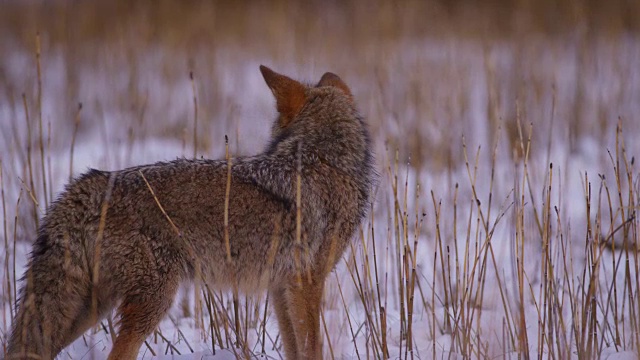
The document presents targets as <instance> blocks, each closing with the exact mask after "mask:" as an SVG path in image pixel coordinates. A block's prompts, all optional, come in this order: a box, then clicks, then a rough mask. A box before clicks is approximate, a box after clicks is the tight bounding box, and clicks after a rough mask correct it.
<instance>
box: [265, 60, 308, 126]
mask: <svg viewBox="0 0 640 360" xmlns="http://www.w3.org/2000/svg"><path fill="white" fill-rule="evenodd" d="M260 72H261V73H262V76H263V77H264V81H265V82H266V83H267V86H269V89H271V91H272V92H273V95H274V96H275V98H276V108H277V109H278V112H279V113H280V115H281V116H282V120H283V123H281V124H280V126H282V127H285V126H287V125H289V123H290V122H291V120H293V118H294V117H295V116H296V115H298V113H299V112H300V110H302V107H303V106H304V104H305V102H306V101H307V98H306V96H305V94H304V91H305V87H304V85H302V84H301V83H299V82H297V81H295V80H293V79H290V78H288V77H286V76H284V75H281V74H278V73H277V72H275V71H273V70H271V69H269V68H268V67H266V66H264V65H260Z"/></svg>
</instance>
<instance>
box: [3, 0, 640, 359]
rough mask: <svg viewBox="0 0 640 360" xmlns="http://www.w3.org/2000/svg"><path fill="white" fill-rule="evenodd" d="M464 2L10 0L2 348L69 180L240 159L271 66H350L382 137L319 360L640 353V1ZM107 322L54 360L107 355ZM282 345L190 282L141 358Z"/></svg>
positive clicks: (250, 300)
mask: <svg viewBox="0 0 640 360" xmlns="http://www.w3.org/2000/svg"><path fill="white" fill-rule="evenodd" d="M454 3H456V4H457V5H446V4H444V5H443V3H441V2H437V1H427V2H420V3H416V2H410V1H401V2H400V3H386V2H384V3H383V2H380V3H378V2H373V3H372V2H365V1H355V2H354V3H352V4H341V3H332V4H331V5H326V4H324V3H321V2H318V3H307V4H304V5H302V4H297V3H293V2H287V1H285V2H277V3H274V4H271V3H247V2H244V1H241V2H239V3H235V4H224V3H223V2H219V3H217V2H216V3H215V4H210V3H206V4H205V3H195V2H193V3H192V2H189V4H186V5H179V4H177V3H172V2H169V1H162V2H159V3H157V4H156V5H154V6H151V5H149V4H147V3H146V2H139V3H133V4H130V3H129V2H126V1H115V2H113V3H111V2H96V3H92V2H80V3H78V4H76V5H69V4H66V3H61V2H55V1H51V2H46V3H45V4H40V3H35V2H27V3H21V2H11V1H9V2H3V3H1V4H0V54H2V56H0V190H1V198H0V209H1V211H2V213H1V214H0V218H1V219H2V227H1V228H0V248H1V249H2V250H0V268H1V269H0V284H1V286H0V301H1V302H2V304H3V307H2V309H3V312H2V317H1V318H0V342H1V343H2V347H1V348H0V351H3V350H4V344H5V342H6V340H7V338H8V335H9V331H10V327H11V319H12V316H13V315H14V314H15V301H16V293H17V288H19V286H20V281H19V279H20V277H21V275H22V273H23V271H24V268H25V265H26V259H27V255H28V252H29V249H30V246H31V243H32V242H33V240H34V239H35V233H36V229H37V225H38V222H39V219H40V218H41V217H42V216H44V214H45V211H46V208H47V206H48V204H50V203H51V202H52V201H53V199H55V197H56V194H58V193H59V192H60V191H61V190H62V189H63V186H64V184H65V183H66V182H67V181H68V180H69V178H70V177H73V176H77V175H79V174H81V173H83V172H85V171H86V170H87V169H88V168H97V169H103V170H117V169H121V168H123V167H127V166H131V165H137V164H144V163H149V162H153V161H159V160H172V159H175V158H176V157H188V158H190V157H201V156H202V157H205V158H223V157H224V154H225V135H226V136H228V138H229V150H230V152H231V154H232V156H235V155H252V154H255V153H257V152H259V151H261V150H262V148H263V147H264V146H266V143H267V141H268V136H269V129H270V126H271V122H272V121H273V120H274V119H275V116H276V111H275V106H274V101H273V96H272V94H271V92H270V91H269V89H268V88H267V86H266V85H265V84H264V81H263V79H262V77H261V75H260V72H259V71H258V66H259V65H260V64H265V65H267V66H270V67H271V68H273V69H274V70H275V71H278V72H280V73H283V74H286V75H289V76H291V77H293V78H295V79H302V80H307V81H309V82H313V83H315V82H317V81H318V80H319V78H320V76H321V75H322V74H323V73H324V72H325V71H332V72H334V73H336V74H338V75H340V76H341V77H342V79H343V80H344V81H345V82H346V83H347V84H348V85H349V86H350V87H351V90H352V92H353V94H354V97H355V99H356V102H357V104H358V107H359V109H360V111H361V113H362V114H363V115H364V117H365V119H366V120H367V123H368V124H369V127H370V131H371V134H372V137H373V140H374V143H375V156H376V169H377V171H378V172H379V174H380V177H379V184H378V186H377V187H376V188H374V189H372V191H373V192H374V194H375V201H374V203H373V204H372V208H371V211H370V213H369V216H368V218H367V221H366V222H365V223H363V224H362V228H361V230H360V232H359V233H358V234H356V236H355V237H354V241H353V246H352V248H351V250H350V251H348V252H347V253H346V254H345V256H344V258H343V261H341V262H340V264H339V266H338V267H337V268H336V269H335V271H334V272H332V273H331V275H330V277H329V278H328V280H327V285H326V288H325V295H324V301H323V310H322V319H321V327H322V329H321V330H322V332H323V343H324V356H325V358H327V359H386V358H392V359H398V358H399V359H529V358H540V359H542V358H544V359H638V358H639V357H640V278H639V276H638V274H639V273H640V219H639V218H638V210H640V205H639V204H640V170H639V169H640V167H639V164H638V160H639V157H640V115H639V114H640V5H638V6H636V7H635V8H634V6H635V5H628V6H629V8H625V7H624V6H623V5H621V4H625V3H626V2H624V1H620V4H618V2H616V1H613V2H611V5H610V6H611V8H610V9H608V10H607V9H605V10H607V11H608V12H607V11H604V10H603V9H601V8H597V9H594V8H593V6H591V5H586V4H587V3H588V2H586V1H578V0H576V1H565V2H560V4H564V5H558V7H557V8H555V7H552V8H549V6H551V5H549V4H551V3H554V2H552V1H547V0H545V1H541V2H540V4H543V5H538V6H540V7H536V6H534V5H531V4H530V2H526V1H497V2H496V3H498V4H501V3H505V4H511V5H510V7H507V8H506V9H507V10H505V8H502V7H500V6H499V5H498V7H497V8H494V7H487V8H483V7H481V6H478V5H474V7H466V5H465V4H466V2H465V1H459V2H454ZM527 4H528V5H527ZM469 6H471V5H469ZM545 6H547V7H545ZM625 6H627V5H625ZM634 11H635V12H634ZM598 14H604V15H602V16H600V15H598ZM630 14H631V15H630ZM633 14H635V15H633ZM114 329H117V319H111V318H108V319H105V320H104V321H102V323H101V324H100V325H99V326H97V327H96V328H94V329H93V330H92V331H90V332H88V333H86V334H85V335H84V336H82V337H81V338H79V339H78V340H77V341H75V342H74V343H73V344H72V345H71V346H70V347H68V348H67V349H65V350H64V351H63V353H62V354H61V355H60V356H59V359H106V357H107V355H108V353H109V350H110V348H111V346H112V341H113V340H114V336H113V335H114ZM0 356H1V355H0ZM283 357H284V352H283V349H282V343H281V340H280V335H279V331H278V326H277V322H276V319H275V315H274V314H273V312H272V310H271V308H270V303H269V299H268V297H266V295H263V296H257V297H256V296H253V297H244V296H240V297H239V298H237V299H234V298H233V296H232V294H230V293H226V292H221V291H219V290H217V289H207V288H205V287H203V286H201V284H197V283H196V284H185V285H184V287H183V288H182V289H181V291H180V293H179V295H178V297H177V298H176V301H175V303H174V305H173V308H172V310H171V312H170V315H169V316H168V317H167V318H166V319H165V320H164V321H163V322H162V324H161V326H160V328H159V329H157V331H156V332H155V334H154V335H153V336H152V337H150V338H149V339H147V342H146V344H145V345H144V346H143V348H142V349H141V351H140V354H139V359H152V358H153V359H155V358H158V359H216V360H217V359H235V358H251V359H281V358H283Z"/></svg>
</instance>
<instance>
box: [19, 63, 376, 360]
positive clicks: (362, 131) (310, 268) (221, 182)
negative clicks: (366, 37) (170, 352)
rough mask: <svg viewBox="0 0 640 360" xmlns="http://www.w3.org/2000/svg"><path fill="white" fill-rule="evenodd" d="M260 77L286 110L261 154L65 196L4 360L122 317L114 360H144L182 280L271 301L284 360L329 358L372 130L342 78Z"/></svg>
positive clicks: (92, 185)
mask: <svg viewBox="0 0 640 360" xmlns="http://www.w3.org/2000/svg"><path fill="white" fill-rule="evenodd" d="M260 70H261V72H262V75H263V77H264V79H265V81H266V83H267V85H268V86H269V88H270V89H271V91H272V92H273V94H274V96H275V99H276V104H277V110H278V112H279V116H278V118H277V120H276V121H275V124H274V125H273V134H272V139H271V141H270V143H269V144H268V146H267V147H266V150H265V151H264V152H263V153H260V154H258V155H256V156H251V157H240V158H232V159H230V160H229V159H225V160H188V159H179V160H175V161H171V162H160V163H155V164H151V165H144V166H138V167H132V168H128V169H124V170H121V171H114V172H107V171H98V170H91V171H89V172H87V173H85V174H83V175H82V176H80V177H79V178H77V179H75V180H74V181H73V182H72V183H71V184H69V185H68V186H67V187H66V189H65V191H64V192H62V194H60V196H59V197H58V199H57V200H56V201H55V202H54V203H53V205H52V206H51V207H50V208H49V209H48V212H47V215H46V216H45V217H44V219H43V221H42V225H41V226H40V229H39V231H38V237H37V239H36V241H35V243H34V244H33V250H32V253H31V258H30V261H29V265H28V268H27V271H26V273H25V274H24V279H23V285H22V289H21V290H20V303H19V311H18V313H17V315H16V317H15V319H14V322H13V330H12V334H11V338H10V340H9V343H8V353H7V355H6V356H7V358H10V359H27V358H31V359H36V358H38V359H40V358H42V359H53V358H54V357H55V356H56V355H57V354H58V353H59V352H60V351H61V350H62V349H63V348H64V347H65V346H67V345H69V344H70V343H71V342H72V341H73V340H74V339H76V338H77V337H79V336H80V335H81V334H82V333H84V332H85V331H86V330H88V329H89V328H91V327H92V326H94V325H95V324H96V323H97V322H98V321H99V320H100V319H102V318H103V317H104V316H106V315H107V314H108V313H109V312H110V311H111V310H112V309H113V308H117V315H118V317H119V321H118V324H119V325H118V328H119V331H118V336H117V338H116V339H115V343H114V345H113V349H112V351H111V353H110V355H109V359H114V360H116V359H117V360H121V359H135V358H136V356H137V354H138V350H139V349H140V346H141V345H142V344H143V342H144V340H145V339H146V338H147V337H148V336H149V335H150V334H151V333H152V332H153V330H154V329H155V328H156V327H157V326H158V323H159V322H160V320H161V319H162V318H163V317H164V316H165V314H166V313H167V311H168V310H169V307H170V306H171V303H172V301H173V299H174V297H175V295H176V292H177V290H178V287H179V284H180V283H181V282H183V281H185V280H187V281H188V280H197V281H199V280H202V281H205V282H206V283H207V284H208V285H209V286H210V287H212V288H216V289H237V290H239V291H240V292H244V293H247V292H255V291H263V290H268V291H269V294H270V300H272V303H273V304H274V308H275V313H276V316H277V319H278V324H279V327H280V333H281V334H282V342H283V345H284V351H285V354H286V357H287V358H288V359H304V358H308V359H319V358H321V357H322V345H321V342H320V329H319V316H320V302H321V298H322V292H323V286H324V282H325V278H326V277H327V274H328V273H329V272H330V271H331V270H332V269H333V267H334V266H335V264H336V263H337V262H338V260H339V259H340V257H341V256H342V254H343V253H344V251H345V249H346V248H347V247H348V245H349V241H350V239H351V237H352V236H353V234H354V232H355V230H356V228H357V227H358V226H359V224H360V222H361V220H362V219H363V217H364V216H365V212H366V209H367V208H368V207H369V205H370V201H371V199H370V194H371V186H372V180H373V177H374V171H373V168H372V154H371V145H370V140H369V135H368V130H367V126H366V125H365V123H364V122H363V119H362V118H361V116H360V115H359V114H358V112H357V110H356V106H355V104H354V99H353V96H352V94H351V92H350V90H349V88H348V87H347V86H346V85H345V83H344V82H343V81H342V80H341V79H340V78H339V77H338V76H336V75H334V74H332V73H326V74H324V76H322V78H321V80H320V82H319V83H318V84H317V85H315V86H310V85H304V84H302V83H300V82H297V81H295V80H292V79H290V78H288V77H286V76H284V75H280V74H278V73H275V72H273V71H272V70H270V69H269V68H267V67H264V66H261V67H260ZM229 164H230V166H229Z"/></svg>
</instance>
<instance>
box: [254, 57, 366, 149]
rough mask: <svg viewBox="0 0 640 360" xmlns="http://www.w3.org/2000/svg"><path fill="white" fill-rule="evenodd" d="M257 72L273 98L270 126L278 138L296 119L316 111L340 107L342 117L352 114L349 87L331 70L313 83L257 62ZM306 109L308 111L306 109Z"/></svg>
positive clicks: (351, 96)
mask: <svg viewBox="0 0 640 360" xmlns="http://www.w3.org/2000/svg"><path fill="white" fill-rule="evenodd" d="M260 71H261V72H262V76H263V77H264V80H265V82H266V83H267V85H268V86H269V89H271V91H272V92H273V95H274V97H275V98H276V108H277V110H278V113H279V116H278V119H277V121H276V122H275V123H274V125H273V129H272V130H273V134H272V135H273V137H274V138H276V137H278V135H279V134H280V133H281V131H282V130H284V129H286V128H288V127H289V126H291V125H293V124H294V123H295V122H296V120H297V118H299V117H302V116H304V115H307V116H309V115H312V113H316V112H318V111H323V112H331V111H333V110H340V112H341V114H340V115H341V116H342V117H349V115H351V116H353V115H356V113H355V108H354V106H353V105H354V104H353V95H352V94H351V90H349V87H348V86H347V84H345V83H344V81H342V79H340V77H339V76H338V75H336V74H334V73H331V72H327V73H325V74H324V75H323V76H322V78H321V79H320V81H319V82H318V84H317V85H315V86H314V85H307V84H303V83H301V82H298V81H296V80H293V79H291V78H289V77H287V76H285V75H282V74H278V73H276V72H275V71H273V70H271V69H269V68H268V67H266V66H264V65H260ZM307 109H308V110H309V111H306V110H307ZM349 110H350V111H349ZM303 112H304V113H306V114H303ZM348 112H352V113H351V114H348ZM325 125H326V124H325Z"/></svg>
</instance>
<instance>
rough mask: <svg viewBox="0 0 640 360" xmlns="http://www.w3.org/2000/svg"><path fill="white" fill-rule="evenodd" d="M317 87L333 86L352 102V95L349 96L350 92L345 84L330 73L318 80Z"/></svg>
mask: <svg viewBox="0 0 640 360" xmlns="http://www.w3.org/2000/svg"><path fill="white" fill-rule="evenodd" d="M317 86H333V87H335V88H338V89H340V90H341V91H342V92H343V93H344V94H345V95H347V97H348V98H349V100H351V101H353V95H352V94H351V90H349V87H348V86H347V84H345V83H344V81H342V79H340V77H339V76H338V75H336V74H334V73H332V72H326V73H324V75H322V78H320V82H319V83H318V85H317Z"/></svg>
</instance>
